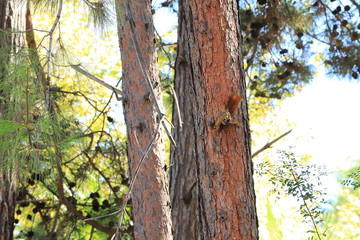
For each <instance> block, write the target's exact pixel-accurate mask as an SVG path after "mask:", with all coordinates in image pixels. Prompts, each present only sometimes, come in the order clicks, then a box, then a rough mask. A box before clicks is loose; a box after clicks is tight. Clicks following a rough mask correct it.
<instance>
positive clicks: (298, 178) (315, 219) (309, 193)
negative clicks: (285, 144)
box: [255, 151, 327, 239]
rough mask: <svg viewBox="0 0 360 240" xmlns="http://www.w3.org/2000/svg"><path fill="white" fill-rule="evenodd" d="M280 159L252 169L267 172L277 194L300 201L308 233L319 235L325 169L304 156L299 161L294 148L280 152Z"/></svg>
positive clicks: (259, 172) (261, 172) (301, 212)
mask: <svg viewBox="0 0 360 240" xmlns="http://www.w3.org/2000/svg"><path fill="white" fill-rule="evenodd" d="M279 157H280V159H279V161H277V162H276V163H275V164H270V163H268V162H264V163H260V164H258V165H257V166H256V168H255V171H256V173H257V174H258V175H260V176H261V175H269V182H271V184H272V185H273V188H272V191H271V192H272V193H274V194H276V195H278V196H280V195H281V194H282V193H284V192H285V193H287V194H288V195H290V196H292V197H294V198H295V199H297V200H298V201H299V202H300V205H299V211H300V214H301V215H302V216H303V219H304V221H306V222H308V223H310V224H311V225H312V226H313V228H314V229H315V230H313V229H310V230H309V231H308V232H309V233H312V232H314V233H316V234H317V236H318V238H319V239H321V237H320V236H321V235H323V233H320V232H319V231H318V226H319V224H320V223H321V222H322V219H321V214H322V212H323V210H322V208H321V204H322V203H324V199H323V195H324V194H325V193H324V191H322V190H323V189H321V188H319V187H320V186H321V179H320V178H321V176H323V175H326V174H327V173H326V172H324V171H322V169H321V168H319V167H317V166H316V165H306V164H305V163H304V159H302V162H303V163H301V162H300V161H298V160H297V158H296V157H295V154H294V153H293V152H285V151H282V152H280V156H279Z"/></svg>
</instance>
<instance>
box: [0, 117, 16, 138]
mask: <svg viewBox="0 0 360 240" xmlns="http://www.w3.org/2000/svg"><path fill="white" fill-rule="evenodd" d="M0 126H1V128H0V137H5V136H7V135H8V136H9V135H10V134H11V133H12V132H14V131H15V130H17V129H19V128H20V127H21V125H20V124H18V123H16V122H12V121H9V120H0Z"/></svg>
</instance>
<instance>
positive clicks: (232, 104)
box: [213, 94, 243, 130]
mask: <svg viewBox="0 0 360 240" xmlns="http://www.w3.org/2000/svg"><path fill="white" fill-rule="evenodd" d="M242 100H243V98H242V97H241V96H239V95H236V94H233V95H231V96H230V97H229V100H228V103H227V105H226V109H227V110H224V111H222V112H221V113H220V114H219V116H218V117H217V119H216V121H215V123H214V126H213V128H214V129H215V130H219V128H220V126H221V125H224V126H226V125H227V124H233V125H236V126H238V127H239V126H240V123H239V122H237V121H235V120H233V119H232V117H231V114H233V113H235V112H236V111H237V109H238V107H239V105H240V103H241V101H242Z"/></svg>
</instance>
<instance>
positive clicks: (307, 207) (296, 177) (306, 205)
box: [291, 169, 321, 240]
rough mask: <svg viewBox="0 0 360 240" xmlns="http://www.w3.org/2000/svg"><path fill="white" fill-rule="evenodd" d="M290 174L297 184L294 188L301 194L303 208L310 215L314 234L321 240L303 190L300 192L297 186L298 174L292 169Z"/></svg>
mask: <svg viewBox="0 0 360 240" xmlns="http://www.w3.org/2000/svg"><path fill="white" fill-rule="evenodd" d="M291 175H292V176H293V178H294V181H295V182H296V185H297V187H296V188H297V189H298V190H299V192H300V196H301V199H302V200H303V203H304V206H305V208H306V211H307V213H308V214H309V217H310V219H311V222H312V224H313V225H314V228H315V232H316V235H317V236H318V238H319V240H321V237H320V233H319V230H318V228H317V224H316V222H315V220H314V216H313V214H312V213H311V211H310V208H309V206H308V204H307V202H306V200H305V199H304V194H303V192H302V190H301V187H299V185H300V183H299V181H298V176H297V175H296V173H295V172H294V170H293V169H291Z"/></svg>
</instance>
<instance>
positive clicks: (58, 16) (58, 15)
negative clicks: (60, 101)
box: [45, 0, 63, 111]
mask: <svg viewBox="0 0 360 240" xmlns="http://www.w3.org/2000/svg"><path fill="white" fill-rule="evenodd" d="M62 7H63V0H60V2H59V9H58V12H57V14H56V18H55V21H54V24H53V25H52V27H51V29H50V31H49V33H48V36H49V49H48V57H47V64H48V65H47V83H46V91H45V101H46V109H45V111H49V110H50V107H51V105H52V104H51V99H50V63H51V52H52V45H53V34H54V31H55V28H56V26H57V25H58V24H59V22H60V17H61V12H62Z"/></svg>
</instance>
